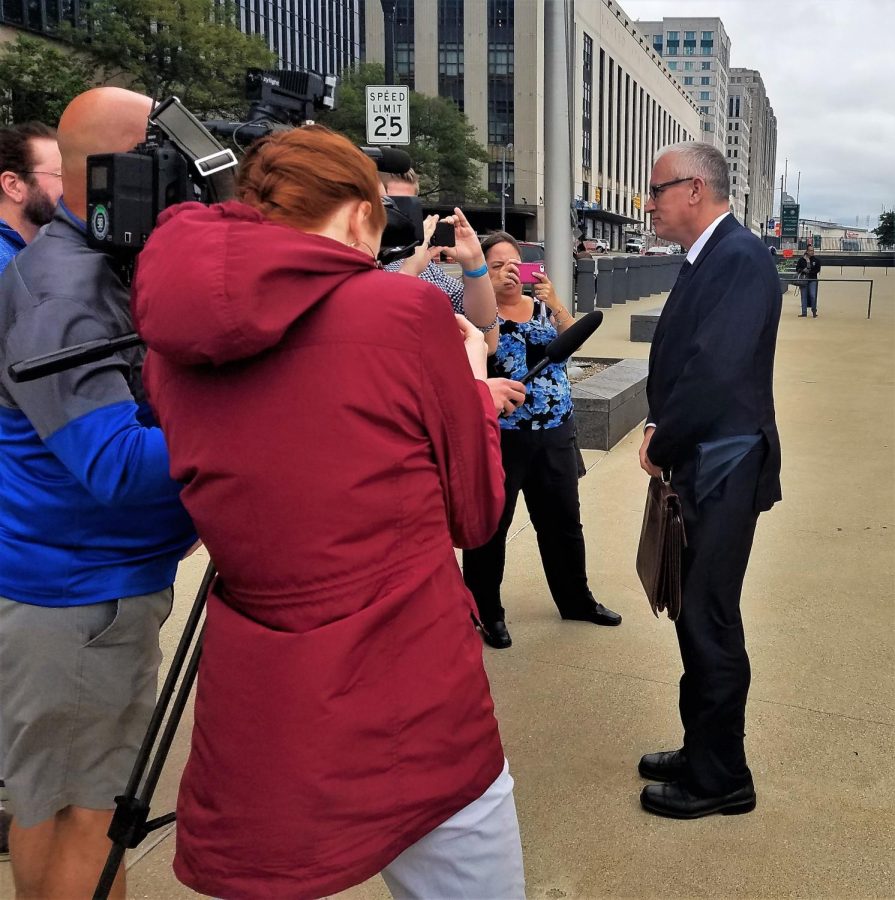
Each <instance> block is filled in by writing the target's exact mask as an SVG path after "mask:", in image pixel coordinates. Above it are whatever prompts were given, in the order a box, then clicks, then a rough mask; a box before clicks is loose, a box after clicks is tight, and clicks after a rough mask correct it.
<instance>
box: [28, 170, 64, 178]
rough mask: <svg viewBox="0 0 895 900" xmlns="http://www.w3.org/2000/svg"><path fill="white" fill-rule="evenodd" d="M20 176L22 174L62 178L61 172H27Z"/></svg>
mask: <svg viewBox="0 0 895 900" xmlns="http://www.w3.org/2000/svg"><path fill="white" fill-rule="evenodd" d="M22 174H23V175H52V176H53V178H61V177H62V173H61V172H35V171H29V172H22Z"/></svg>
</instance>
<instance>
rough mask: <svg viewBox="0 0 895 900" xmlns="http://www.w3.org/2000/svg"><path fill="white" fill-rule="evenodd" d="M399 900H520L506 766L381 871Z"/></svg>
mask: <svg viewBox="0 0 895 900" xmlns="http://www.w3.org/2000/svg"><path fill="white" fill-rule="evenodd" d="M382 877H383V878H384V879H385V883H386V885H388V889H389V891H391V894H392V896H393V897H396V898H398V900H498V898H499V900H524V897H525V873H524V872H523V870H522V842H521V841H520V839H519V821H518V820H517V818H516V804H515V802H514V800H513V779H512V777H511V776H510V768H509V764H508V763H507V761H506V760H504V763H503V771H502V772H501V773H500V775H498V777H497V779H496V780H495V781H494V782H493V784H492V785H491V786H490V787H489V788H488V790H486V791H485V793H484V794H482V796H481V797H479V798H478V800H473V802H472V803H470V804H469V805H468V806H465V807H463V809H461V810H460V812H458V813H455V814H454V815H453V816H451V818H450V819H448V820H447V821H446V822H444V823H442V824H441V825H439V826H438V827H437V828H436V829H434V830H433V831H430V832H429V833H428V834H427V835H426V836H425V837H423V838H421V839H420V840H418V841H417V842H416V843H415V844H413V845H411V846H410V847H408V848H407V849H406V850H405V851H404V852H403V853H402V854H401V855H400V856H399V857H397V859H395V860H394V861H393V862H392V863H391V864H390V865H388V866H386V868H385V869H383V870H382Z"/></svg>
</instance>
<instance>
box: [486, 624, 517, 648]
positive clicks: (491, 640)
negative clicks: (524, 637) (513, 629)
mask: <svg viewBox="0 0 895 900" xmlns="http://www.w3.org/2000/svg"><path fill="white" fill-rule="evenodd" d="M482 637H483V638H484V639H485V643H486V644H487V645H488V646H489V647H493V648H494V649H495V650H506V648H507V647H512V646H513V639H512V638H511V637H510V633H509V631H507V626H506V622H504V621H503V619H497V620H496V621H494V622H482Z"/></svg>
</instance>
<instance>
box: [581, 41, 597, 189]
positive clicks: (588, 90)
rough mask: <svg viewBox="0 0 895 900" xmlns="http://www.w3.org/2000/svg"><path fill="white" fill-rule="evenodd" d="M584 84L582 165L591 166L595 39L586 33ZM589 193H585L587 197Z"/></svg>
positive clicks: (582, 94) (582, 98) (582, 102)
mask: <svg viewBox="0 0 895 900" xmlns="http://www.w3.org/2000/svg"><path fill="white" fill-rule="evenodd" d="M583 64H584V65H583V70H584V71H583V84H582V92H581V165H582V166H584V168H586V169H589V168H590V167H591V134H592V131H593V90H594V41H593V38H592V37H591V36H590V35H589V34H585V35H584V60H583ZM587 196H588V194H587V193H585V197H587Z"/></svg>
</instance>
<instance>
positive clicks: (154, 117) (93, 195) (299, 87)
mask: <svg viewBox="0 0 895 900" xmlns="http://www.w3.org/2000/svg"><path fill="white" fill-rule="evenodd" d="M245 93H246V98H247V99H248V100H249V101H250V102H251V107H250V109H249V113H248V116H247V118H246V121H244V122H227V121H220V120H218V121H208V122H200V121H199V119H197V118H196V117H195V116H194V115H193V114H192V113H191V112H190V111H189V110H188V109H187V108H186V107H185V106H184V105H183V104H182V103H181V102H180V100H178V99H177V97H169V98H168V99H167V100H165V101H163V102H162V103H159V104H158V105H156V106H155V107H154V108H153V110H152V112H151V113H150V115H149V128H148V130H147V137H146V140H145V141H144V142H143V143H142V144H140V145H139V146H137V147H136V148H135V149H134V150H132V151H130V152H129V153H106V154H100V155H95V156H91V157H89V158H88V160H87V226H88V227H87V243H88V245H89V246H90V247H92V248H93V249H95V250H101V251H102V252H104V253H107V254H109V255H110V256H112V257H113V258H114V259H115V261H116V262H117V263H118V264H119V267H120V268H121V270H122V271H123V272H124V273H125V276H126V277H127V273H128V272H129V271H130V269H131V268H132V264H133V260H134V258H135V256H136V254H137V253H139V252H140V250H142V249H143V246H144V244H145V243H146V240H147V238H148V237H149V234H150V232H151V231H152V229H153V228H154V227H155V223H156V221H157V219H158V216H159V213H161V212H162V210H164V209H166V208H167V207H169V206H173V205H174V204H176V203H184V202H186V201H190V200H195V201H199V202H201V203H218V202H221V201H223V200H227V199H229V198H231V197H233V195H234V192H235V186H236V178H235V171H236V166H237V165H238V160H237V158H236V155H235V153H234V152H233V150H232V149H230V148H228V147H224V145H223V144H221V143H220V142H219V141H218V140H217V137H215V135H217V136H220V137H224V138H229V139H231V140H232V142H233V143H234V144H235V145H236V146H237V148H242V147H243V146H244V145H245V144H247V143H251V142H252V141H254V140H257V139H258V138H261V137H264V136H265V135H268V134H270V133H271V132H274V131H281V130H286V129H289V128H291V127H295V126H297V125H299V124H301V123H303V122H305V121H308V120H311V119H312V116H313V114H314V111H315V110H322V109H332V108H333V107H334V105H335V78H334V77H333V76H326V77H323V76H321V75H317V74H315V73H313V72H305V71H298V72H292V71H287V70H278V71H277V70H274V71H264V70H261V69H249V70H248V71H247V73H246V87H245ZM360 149H361V150H363V152H364V153H366V154H367V155H368V156H370V157H371V158H372V159H373V160H374V161H375V162H376V165H377V168H378V169H379V170H380V171H383V172H394V173H398V174H401V173H403V172H406V171H408V170H409V169H410V167H411V162H410V157H409V156H408V155H407V154H406V153H404V152H403V151H401V150H393V149H391V148H389V147H382V148H380V147H361V148H360ZM383 202H384V204H385V206H386V228H385V232H384V233H383V237H382V247H383V249H382V250H381V251H380V254H379V259H380V261H382V262H383V263H389V262H393V261H394V260H397V259H402V258H403V257H405V256H409V255H410V254H411V253H413V250H414V249H415V248H416V246H418V244H419V243H421V242H422V240H423V215H422V206H421V204H420V202H419V200H418V199H417V198H416V197H388V198H384V200H383Z"/></svg>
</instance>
